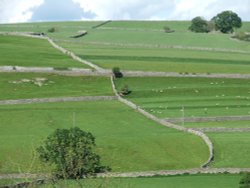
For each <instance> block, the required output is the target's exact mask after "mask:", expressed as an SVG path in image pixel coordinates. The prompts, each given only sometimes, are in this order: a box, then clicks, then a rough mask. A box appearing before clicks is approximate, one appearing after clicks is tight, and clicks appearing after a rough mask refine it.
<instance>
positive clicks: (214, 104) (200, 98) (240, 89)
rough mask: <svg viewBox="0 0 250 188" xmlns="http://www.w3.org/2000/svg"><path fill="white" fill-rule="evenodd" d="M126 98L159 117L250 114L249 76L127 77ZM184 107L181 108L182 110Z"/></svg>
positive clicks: (124, 82) (121, 83)
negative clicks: (246, 77) (228, 77)
mask: <svg viewBox="0 0 250 188" xmlns="http://www.w3.org/2000/svg"><path fill="white" fill-rule="evenodd" d="M115 82H116V85H117V88H118V90H121V88H122V87H123V86H124V85H128V87H129V89H130V90H131V91H132V92H131V94H130V95H129V96H127V97H126V98H128V99H129V100H132V101H133V102H135V103H136V104H138V105H139V106H141V107H142V108H143V109H145V110H146V111H148V112H150V113H152V114H154V115H156V116H157V117H160V118H167V117H169V118H170V117H183V116H184V117H207V116H236V115H249V114H250V87H249V83H250V80H249V79H226V78H225V79H224V78H176V77H165V78H161V77H153V78H152V77H144V78H142V77H141V78H140V77H134V78H132V77H130V78H129V77H127V78H122V79H117V80H116V81H115ZM183 108H184V111H183Z"/></svg>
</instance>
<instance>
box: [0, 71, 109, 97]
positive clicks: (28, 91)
mask: <svg viewBox="0 0 250 188" xmlns="http://www.w3.org/2000/svg"><path fill="white" fill-rule="evenodd" d="M39 80H41V81H39ZM39 84H41V85H39ZM0 88H1V89H0V90H1V92H0V100H7V99H25V98H50V97H70V96H71V97H75V96H100V95H113V91H112V88H111V83H110V78H108V77H94V76H63V75H56V74H42V73H0Z"/></svg>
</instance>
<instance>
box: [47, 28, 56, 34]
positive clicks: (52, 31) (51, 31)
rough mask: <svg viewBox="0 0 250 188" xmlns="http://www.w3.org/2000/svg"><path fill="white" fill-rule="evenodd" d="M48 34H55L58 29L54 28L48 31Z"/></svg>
mask: <svg viewBox="0 0 250 188" xmlns="http://www.w3.org/2000/svg"><path fill="white" fill-rule="evenodd" d="M48 32H49V33H54V32H56V28H54V27H52V28H49V29H48Z"/></svg>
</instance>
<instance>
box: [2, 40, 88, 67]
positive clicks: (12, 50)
mask: <svg viewBox="0 0 250 188" xmlns="http://www.w3.org/2000/svg"><path fill="white" fill-rule="evenodd" d="M0 45H1V50H0V56H1V59H0V66H8V65H9V66H24V67H56V68H67V67H81V68H88V67H87V66H86V65H84V64H81V63H79V62H77V61H74V60H72V59H71V58H70V57H68V56H66V55H64V54H62V53H61V52H60V51H58V50H56V49H55V48H53V47H52V46H51V45H50V44H49V42H48V41H46V40H43V39H33V38H29V37H19V36H18V37H16V36H3V35H0Z"/></svg>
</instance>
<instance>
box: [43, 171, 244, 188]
mask: <svg viewBox="0 0 250 188" xmlns="http://www.w3.org/2000/svg"><path fill="white" fill-rule="evenodd" d="M240 178H241V175H228V174H227V175H225V174H219V175H185V176H173V177H153V178H112V179H94V180H93V179H92V180H91V179H90V180H82V181H80V183H81V184H82V186H83V187H88V188H96V187H103V188H117V187H119V188H130V187H131V188H132V187H133V188H156V187H158V188H236V187H238V186H239V181H240ZM57 186H60V187H69V188H73V187H74V188H75V187H79V184H77V183H76V182H74V181H62V182H60V183H58V184H57ZM41 187H44V188H50V187H53V186H50V185H44V186H41Z"/></svg>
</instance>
